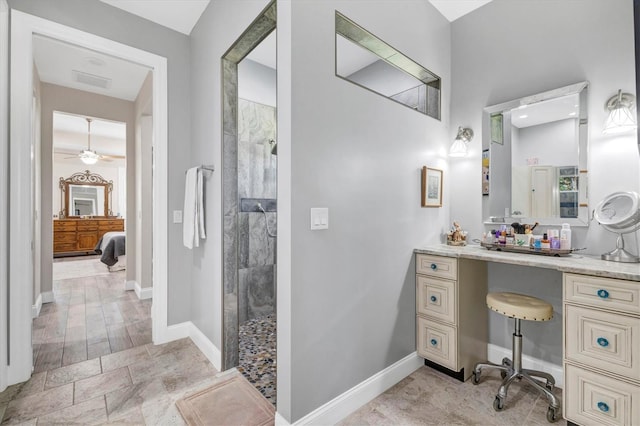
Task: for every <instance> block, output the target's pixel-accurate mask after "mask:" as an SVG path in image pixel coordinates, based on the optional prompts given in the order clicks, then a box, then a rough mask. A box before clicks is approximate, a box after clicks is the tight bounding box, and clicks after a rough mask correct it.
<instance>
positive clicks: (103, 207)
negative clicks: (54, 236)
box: [59, 170, 113, 218]
mask: <svg viewBox="0 0 640 426" xmlns="http://www.w3.org/2000/svg"><path fill="white" fill-rule="evenodd" d="M59 187H60V205H62V206H63V209H62V210H61V211H60V213H59V216H60V218H74V217H85V216H90V217H108V216H113V213H112V211H111V194H112V192H113V182H112V181H107V180H105V179H104V178H103V177H102V176H100V175H99V174H96V173H91V172H90V171H89V170H86V171H84V172H79V173H74V174H73V175H71V176H70V177H68V178H63V177H61V178H60V182H59Z"/></svg>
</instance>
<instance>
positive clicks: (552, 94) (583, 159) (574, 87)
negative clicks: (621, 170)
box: [482, 81, 589, 227]
mask: <svg viewBox="0 0 640 426" xmlns="http://www.w3.org/2000/svg"><path fill="white" fill-rule="evenodd" d="M588 88H589V82H588V81H583V82H580V83H575V84H571V85H569V86H564V87H560V88H558V89H554V90H549V91H546V92H542V93H538V94H535V95H531V96H525V97H522V98H519V99H514V100H512V101H509V102H504V103H501V104H497V105H491V106H488V107H486V108H484V110H483V112H482V123H483V126H482V149H483V150H485V149H489V157H490V158H491V145H492V142H491V116H492V115H494V114H496V113H501V112H504V111H511V110H512V109H514V108H517V107H519V106H523V105H532V104H535V103H538V102H542V101H548V100H550V99H555V98H560V97H564V96H568V95H573V94H579V97H580V113H579V117H578V120H579V121H578V135H577V137H578V217H577V218H560V217H538V218H536V217H520V216H518V217H504V216H503V215H494V213H495V212H491V194H492V192H491V190H490V191H489V196H488V198H485V197H483V200H482V214H483V217H484V218H485V221H484V223H485V224H496V223H498V224H500V223H512V222H521V223H535V222H538V223H539V224H540V225H550V226H560V225H562V224H563V223H568V224H570V225H571V226H586V227H588V226H589V202H588V180H587V176H588V173H587V154H588V151H589V135H588V113H587V110H588V104H587V95H588ZM507 125H509V130H508V131H503V134H504V143H507V141H508V142H509V143H511V129H510V127H511V123H510V122H509V123H503V126H505V128H506V126H507ZM497 166H498V165H497V164H496V162H495V161H492V160H490V163H489V179H490V180H491V179H493V178H495V177H496V176H501V175H504V173H500V172H497ZM509 167H510V168H511V167H512V165H511V164H509ZM509 176H511V170H509ZM490 188H491V184H490ZM508 194H509V200H511V180H509V189H508ZM511 208H512V206H511V202H510V203H509V210H511ZM511 219H513V220H511Z"/></svg>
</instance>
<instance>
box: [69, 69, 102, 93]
mask: <svg viewBox="0 0 640 426" xmlns="http://www.w3.org/2000/svg"><path fill="white" fill-rule="evenodd" d="M71 72H72V74H73V80H74V81H77V82H78V83H82V84H88V85H89V86H94V87H100V88H101V89H109V88H111V79H110V78H106V77H100V76H99V75H93V74H89V73H86V72H82V71H78V70H73V71H71Z"/></svg>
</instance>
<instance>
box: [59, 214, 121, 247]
mask: <svg viewBox="0 0 640 426" xmlns="http://www.w3.org/2000/svg"><path fill="white" fill-rule="evenodd" d="M114 231H124V219H110V218H104V219H56V220H54V221H53V254H54V256H55V255H60V254H62V253H64V254H88V253H93V252H94V248H95V246H96V244H97V243H98V240H100V238H101V237H102V236H103V235H104V234H105V232H114Z"/></svg>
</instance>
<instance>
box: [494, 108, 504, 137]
mask: <svg viewBox="0 0 640 426" xmlns="http://www.w3.org/2000/svg"><path fill="white" fill-rule="evenodd" d="M491 143H499V144H500V145H502V144H504V139H503V135H502V113H501V112H498V113H496V114H491Z"/></svg>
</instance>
